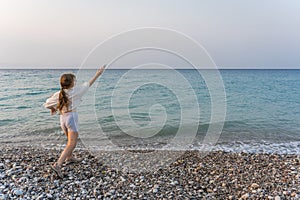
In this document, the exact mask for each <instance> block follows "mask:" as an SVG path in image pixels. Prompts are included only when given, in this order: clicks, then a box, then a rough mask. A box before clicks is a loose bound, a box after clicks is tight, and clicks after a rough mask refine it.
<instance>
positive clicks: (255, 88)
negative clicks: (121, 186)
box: [0, 69, 300, 155]
mask: <svg viewBox="0 0 300 200" xmlns="http://www.w3.org/2000/svg"><path fill="white" fill-rule="evenodd" d="M63 73H74V74H75V75H76V76H77V82H76V84H77V85H80V84H82V83H83V82H85V81H89V80H90V78H91V77H92V76H93V75H94V73H95V70H92V69H81V70H79V69H42V70H40V69H31V70H29V69H19V70H18V69H1V70H0V144H2V145H38V146H42V147H51V146H57V145H63V144H65V143H66V136H65V135H64V133H63V132H62V130H61V128H60V124H59V117H60V116H59V114H56V115H50V112H49V110H48V109H46V108H44V107H43V103H44V102H45V101H46V99H47V98H48V97H50V96H51V95H52V94H53V93H54V92H56V91H59V90H60V86H59V78H60V76H61V74H63ZM299 88H300V70H284V69H282V70H281V69H278V70H271V69H268V70H267V69H266V70H255V69H251V70H247V69H239V70H234V69H231V70H229V69H228V70H226V69H222V70H196V69H177V70H175V69H107V70H106V71H105V72H104V73H103V74H102V76H101V77H100V78H99V79H98V80H97V81H96V82H95V84H94V85H93V86H91V87H90V89H89V91H88V92H87V93H86V94H85V96H84V97H83V99H82V103H81V105H80V106H79V107H78V109H77V112H78V114H79V123H80V125H79V130H80V131H79V137H80V140H81V142H82V144H83V145H84V146H86V147H89V148H97V149H103V150H114V149H127V148H131V149H132V148H133V149H160V150H161V149H162V150H221V151H226V152H248V153H277V154H297V155H300V91H299Z"/></svg>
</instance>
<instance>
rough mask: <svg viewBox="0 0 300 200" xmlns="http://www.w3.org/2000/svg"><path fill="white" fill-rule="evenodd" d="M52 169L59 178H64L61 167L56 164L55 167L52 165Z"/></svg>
mask: <svg viewBox="0 0 300 200" xmlns="http://www.w3.org/2000/svg"><path fill="white" fill-rule="evenodd" d="M50 167H51V169H52V170H53V171H54V172H55V173H56V175H57V176H58V177H59V178H63V177H64V176H63V174H62V173H61V169H60V168H61V167H60V166H59V165H58V164H57V163H54V164H53V165H50Z"/></svg>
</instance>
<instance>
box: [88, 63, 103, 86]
mask: <svg viewBox="0 0 300 200" xmlns="http://www.w3.org/2000/svg"><path fill="white" fill-rule="evenodd" d="M105 67H106V65H103V66H102V67H101V68H100V69H98V70H97V72H96V74H95V76H94V77H93V78H92V79H91V80H90V86H92V85H93V84H94V82H95V81H96V80H97V78H98V77H99V76H100V75H101V74H102V73H103V72H104V69H105Z"/></svg>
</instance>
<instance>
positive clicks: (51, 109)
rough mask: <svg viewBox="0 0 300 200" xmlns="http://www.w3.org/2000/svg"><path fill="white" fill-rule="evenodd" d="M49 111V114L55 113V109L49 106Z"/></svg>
mask: <svg viewBox="0 0 300 200" xmlns="http://www.w3.org/2000/svg"><path fill="white" fill-rule="evenodd" d="M50 113H51V115H55V114H56V109H55V108H53V107H51V108H50Z"/></svg>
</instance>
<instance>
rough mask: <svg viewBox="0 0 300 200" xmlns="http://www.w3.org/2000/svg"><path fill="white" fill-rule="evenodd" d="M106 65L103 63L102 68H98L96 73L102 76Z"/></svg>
mask: <svg viewBox="0 0 300 200" xmlns="http://www.w3.org/2000/svg"><path fill="white" fill-rule="evenodd" d="M105 67H106V65H103V66H102V67H101V68H100V69H98V70H97V72H96V74H97V75H98V76H100V75H101V74H102V73H103V72H104V69H105Z"/></svg>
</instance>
